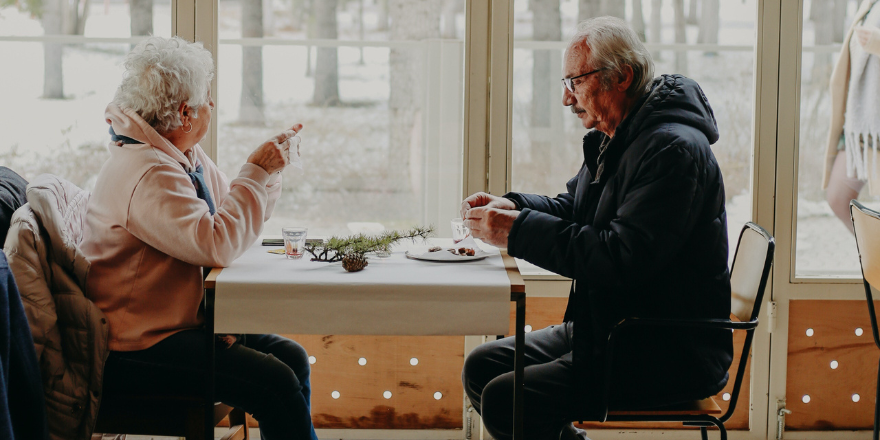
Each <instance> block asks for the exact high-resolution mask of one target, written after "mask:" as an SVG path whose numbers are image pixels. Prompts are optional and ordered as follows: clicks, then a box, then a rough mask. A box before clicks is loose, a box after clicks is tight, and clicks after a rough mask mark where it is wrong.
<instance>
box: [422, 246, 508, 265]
mask: <svg viewBox="0 0 880 440" xmlns="http://www.w3.org/2000/svg"><path fill="white" fill-rule="evenodd" d="M475 250H476V249H475ZM489 255H491V254H490V253H488V252H485V251H483V250H476V253H475V254H474V255H473V256H469V255H453V254H452V253H451V252H449V251H447V250H446V248H443V249H441V250H439V251H437V252H428V251H424V252H418V251H415V252H410V251H406V258H412V259H414V260H425V261H439V262H442V263H458V262H462V261H476V260H482V259H483V258H486V257H488V256H489Z"/></svg>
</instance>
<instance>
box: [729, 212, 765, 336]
mask: <svg viewBox="0 0 880 440" xmlns="http://www.w3.org/2000/svg"><path fill="white" fill-rule="evenodd" d="M775 248H776V240H774V238H773V237H772V236H771V235H770V233H768V232H767V231H766V230H765V229H764V228H762V227H760V226H758V225H756V224H754V223H752V222H748V223H746V224H745V225H744V226H743V228H742V231H740V233H739V241H738V242H737V245H736V253H735V254H734V257H733V266H732V267H731V268H730V289H731V292H730V302H731V303H730V310H731V312H732V313H733V314H734V315H735V316H736V317H737V318H738V319H739V320H740V321H743V322H746V321H751V320H753V319H755V318H757V317H758V313H759V312H760V308H761V300H762V298H763V297H764V288H765V287H766V286H767V278H768V277H769V276H770V266H771V264H772V263H773V251H774V249H775Z"/></svg>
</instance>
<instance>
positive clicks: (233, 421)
mask: <svg viewBox="0 0 880 440" xmlns="http://www.w3.org/2000/svg"><path fill="white" fill-rule="evenodd" d="M236 425H241V426H243V427H244V437H242V440H250V438H251V436H250V433H249V432H248V424H247V413H245V412H244V411H242V410H240V409H238V408H233V409H232V412H230V413H229V426H230V427H232V426H236Z"/></svg>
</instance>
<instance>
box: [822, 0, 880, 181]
mask: <svg viewBox="0 0 880 440" xmlns="http://www.w3.org/2000/svg"><path fill="white" fill-rule="evenodd" d="M871 3H872V2H871V0H863V1H862V3H861V4H860V5H859V10H858V11H857V12H856V15H855V18H854V19H853V25H851V26H850V28H849V30H848V31H847V32H846V38H844V39H843V46H842V48H841V50H840V56H839V57H838V58H837V64H836V65H835V66H834V71H833V72H831V84H830V90H831V127H830V129H829V130H828V142H827V147H826V148H825V172H824V177H823V178H822V189H825V188H827V187H828V182H829V179H830V177H831V168H832V166H833V165H834V160H835V159H836V158H837V153H838V151H837V144H838V142H839V141H840V135H841V133H843V121H844V115H845V113H846V94H847V92H848V91H849V69H850V65H849V44H850V39H852V37H853V32H854V29H855V25H856V24H857V23H859V21H861V19H862V18H863V17H864V16H865V14H867V13H868V11H870V10H871ZM864 49H865V51H866V52H868V53H870V54H872V55H877V56H880V29H876V28H875V29H874V33H873V34H872V35H871V38H870V39H869V40H868V44H866V45H865V46H864ZM868 180H869V182H868V188H869V189H870V190H871V194H872V195H876V194H880V178H878V176H875V175H874V174H873V173H870V175H869V179H868Z"/></svg>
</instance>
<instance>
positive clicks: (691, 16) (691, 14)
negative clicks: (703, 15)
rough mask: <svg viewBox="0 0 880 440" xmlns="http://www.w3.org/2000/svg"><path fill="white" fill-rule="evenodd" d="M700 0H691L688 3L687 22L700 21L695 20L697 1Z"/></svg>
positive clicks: (696, 22) (697, 22)
mask: <svg viewBox="0 0 880 440" xmlns="http://www.w3.org/2000/svg"><path fill="white" fill-rule="evenodd" d="M699 1H700V0H691V1H690V2H689V3H688V18H687V24H700V21H699V20H697V3H698V2H699Z"/></svg>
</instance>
